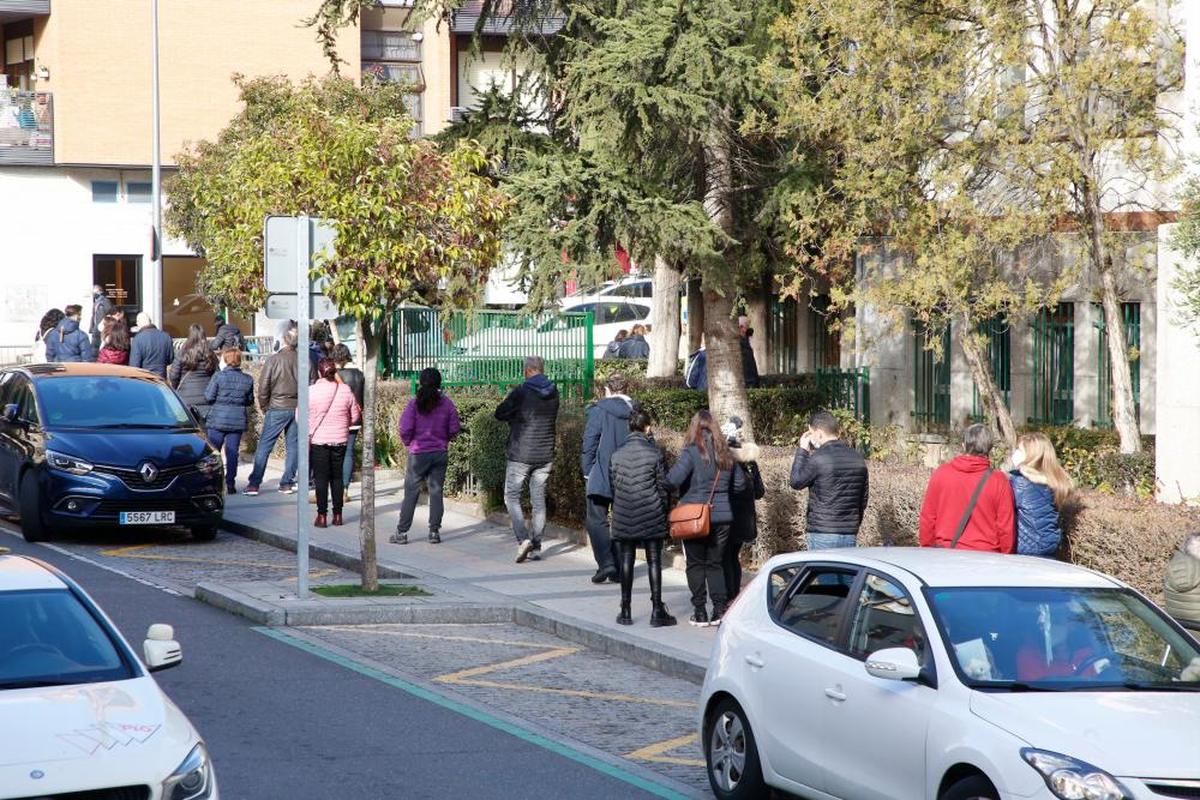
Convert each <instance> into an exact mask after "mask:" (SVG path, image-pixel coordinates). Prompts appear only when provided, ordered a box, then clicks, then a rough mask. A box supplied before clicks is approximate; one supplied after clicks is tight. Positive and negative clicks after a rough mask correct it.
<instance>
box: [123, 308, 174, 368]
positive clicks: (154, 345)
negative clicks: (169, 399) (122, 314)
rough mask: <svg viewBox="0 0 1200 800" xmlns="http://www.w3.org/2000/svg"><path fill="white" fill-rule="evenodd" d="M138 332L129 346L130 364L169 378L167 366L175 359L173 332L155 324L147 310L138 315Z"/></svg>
mask: <svg viewBox="0 0 1200 800" xmlns="http://www.w3.org/2000/svg"><path fill="white" fill-rule="evenodd" d="M137 324H138V332H137V335H136V336H134V337H133V344H132V345H130V347H129V366H131V367H138V368H139V369H144V370H146V371H147V372H153V373H154V374H155V375H157V376H159V377H160V378H162V379H163V380H166V379H167V367H169V366H170V365H171V362H172V361H174V360H175V342H174V341H173V340H172V339H171V334H169V333H167V332H166V331H163V330H159V329H158V328H156V327H155V326H154V322H153V321H152V320H151V319H150V315H149V314H147V313H146V312H145V311H143V312H141V313H140V314H138V315H137Z"/></svg>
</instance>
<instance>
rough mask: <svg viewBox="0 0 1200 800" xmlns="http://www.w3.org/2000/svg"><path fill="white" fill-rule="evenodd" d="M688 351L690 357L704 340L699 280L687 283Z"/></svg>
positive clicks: (702, 301)
mask: <svg viewBox="0 0 1200 800" xmlns="http://www.w3.org/2000/svg"><path fill="white" fill-rule="evenodd" d="M687 312H688V313H687V318H688V351H687V355H689V356H690V355H691V354H692V353H694V352H696V351H697V350H699V349H700V342H701V340H702V339H703V338H704V290H703V284H702V283H701V282H700V279H699V278H689V279H688V282H687Z"/></svg>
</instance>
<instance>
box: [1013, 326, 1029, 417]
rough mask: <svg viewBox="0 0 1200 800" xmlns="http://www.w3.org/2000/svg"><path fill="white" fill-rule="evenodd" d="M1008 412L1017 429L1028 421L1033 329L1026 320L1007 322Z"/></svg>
mask: <svg viewBox="0 0 1200 800" xmlns="http://www.w3.org/2000/svg"><path fill="white" fill-rule="evenodd" d="M1009 326H1010V327H1009V331H1008V341H1009V346H1010V347H1011V353H1010V358H1011V360H1010V362H1009V392H1008V397H1009V410H1010V411H1011V412H1012V418H1013V424H1014V425H1016V426H1017V427H1018V428H1020V427H1021V426H1023V425H1025V424H1026V423H1028V421H1029V412H1030V403H1031V400H1032V397H1033V327H1032V326H1031V325H1030V321H1029V320H1028V319H1014V320H1010V321H1009Z"/></svg>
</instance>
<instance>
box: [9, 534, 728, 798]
mask: <svg viewBox="0 0 1200 800" xmlns="http://www.w3.org/2000/svg"><path fill="white" fill-rule="evenodd" d="M0 527H2V528H3V531H4V532H5V533H12V528H11V526H8V525H3V526H0ZM0 545H2V546H5V547H9V548H10V549H12V550H13V551H14V552H18V553H26V554H30V555H34V556H36V557H38V558H41V559H43V560H45V561H47V562H49V563H51V564H54V565H55V566H57V567H59V568H61V569H62V570H63V571H64V572H66V573H67V574H69V575H71V576H72V577H73V578H75V579H76V580H77V581H79V582H80V583H81V584H82V585H83V586H84V588H85V589H86V590H87V591H88V592H89V593H91V594H92V595H93V596H94V597H95V598H96V599H97V601H98V602H99V603H100V604H101V606H102V607H103V608H104V609H105V610H106V611H107V612H108V614H109V615H110V616H111V617H112V618H113V619H114V621H115V622H116V623H117V625H118V627H120V629H121V631H122V633H123V634H124V635H125V636H126V637H127V638H128V639H129V640H130V641H131V642H133V643H134V644H135V645H136V644H138V643H139V642H140V641H141V639H142V638H143V636H144V633H145V630H146V628H147V627H148V626H149V625H150V624H151V623H154V622H167V623H170V624H172V625H174V626H175V629H176V635H177V638H178V639H179V640H180V642H181V644H182V646H183V650H184V664H183V666H181V667H179V668H177V669H173V670H169V671H166V672H163V673H160V675H159V676H158V680H159V683H160V684H161V685H162V687H163V689H164V690H165V691H166V692H167V694H168V695H170V697H171V698H172V699H173V700H174V701H175V703H176V704H177V705H178V706H179V707H180V708H181V709H183V711H184V712H185V713H186V714H187V715H188V717H189V718H190V719H191V720H192V722H193V723H194V724H195V725H196V727H197V728H198V729H199V731H200V732H201V735H202V736H204V738H205V740H206V742H207V743H208V745H209V748H210V750H211V752H212V755H213V761H214V764H215V766H216V769H217V774H218V779H219V781H220V783H221V788H222V795H223V796H224V797H226V798H253V799H255V800H257V799H258V798H263V799H269V798H292V799H298V798H329V797H383V796H403V797H406V798H423V797H431V798H432V797H438V798H445V797H470V798H523V797H531V798H533V797H536V798H539V799H540V798H546V797H572V798H615V797H621V798H640V797H688V796H699V795H700V794H701V790H702V788H703V787H704V770H703V767H702V766H701V762H700V761H698V760H697V759H698V747H697V745H696V744H695V741H694V738H693V736H692V734H691V729H692V725H693V723H692V719H693V716H694V702H695V696H696V688H697V687H695V686H694V685H692V684H688V683H686V682H683V681H674V680H672V679H669V678H666V677H665V676H662V675H660V674H658V673H654V672H652V671H649V670H645V669H643V668H640V667H636V666H634V665H630V664H627V663H625V662H623V661H620V660H619V659H613V658H611V657H608V656H604V655H602V654H598V653H594V652H592V651H588V650H586V649H583V648H579V647H578V646H575V645H571V644H569V643H566V642H564V641H562V640H559V639H556V638H554V637H550V636H547V635H545V634H540V633H537V632H534V631H530V630H527V629H522V628H519V627H517V626H515V625H500V626H413V625H408V626H403V625H402V626H363V627H358V626H340V627H336V628H307V629H263V628H259V627H256V626H254V625H252V624H250V623H248V622H246V621H244V620H242V619H240V618H237V617H234V616H231V615H229V614H226V613H224V612H222V611H218V610H216V609H213V608H210V607H208V606H205V605H203V604H201V603H199V602H197V601H195V600H193V599H192V598H191V597H190V592H191V587H192V585H194V583H195V582H196V581H197V580H201V579H218V580H221V579H225V580H247V579H253V577H255V576H259V577H272V578H274V579H278V578H279V577H281V575H285V574H286V570H287V569H288V567H289V566H290V564H291V558H292V557H291V556H290V555H289V554H285V553H281V552H280V551H277V550H273V549H272V548H269V547H266V546H265V545H261V544H258V543H255V542H248V541H246V540H243V539H240V538H238V537H234V536H231V535H228V534H225V533H222V534H221V536H220V537H219V538H218V539H217V541H216V542H214V543H204V544H200V543H191V542H188V541H186V540H185V539H174V538H171V535H170V534H166V538H165V539H164V538H163V536H161V535H160V536H157V537H154V536H151V537H149V538H146V539H144V540H143V539H136V538H130V537H128V536H126V537H124V538H121V539H113V540H106V541H101V542H95V541H83V540H76V541H70V540H68V541H58V542H55V543H54V544H53V545H51V546H49V547H47V546H44V545H29V544H27V543H25V542H24V541H23V540H21V539H19V538H18V537H17V536H16V535H3V534H0ZM312 569H313V574H314V576H319V577H326V578H330V577H333V578H341V577H346V578H350V577H351V576H349V575H348V574H347V573H344V572H343V571H341V570H338V569H337V568H336V567H330V566H329V565H326V564H321V563H314V564H313V565H312Z"/></svg>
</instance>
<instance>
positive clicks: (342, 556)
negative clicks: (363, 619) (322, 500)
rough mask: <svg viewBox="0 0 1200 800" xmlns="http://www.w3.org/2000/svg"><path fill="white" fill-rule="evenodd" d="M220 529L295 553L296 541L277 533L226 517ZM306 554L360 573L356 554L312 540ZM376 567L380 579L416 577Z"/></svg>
mask: <svg viewBox="0 0 1200 800" xmlns="http://www.w3.org/2000/svg"><path fill="white" fill-rule="evenodd" d="M220 527H221V529H222V530H227V531H229V532H230V533H235V534H237V535H238V536H241V537H243V538H246V539H252V540H253V541H256V542H262V543H263V544H266V545H270V546H271V547H274V548H276V549H279V550H286V551H287V552H289V553H294V552H296V546H297V545H296V540H295V539H292V538H290V537H288V536H283V535H281V534H278V533H271V532H270V531H264V530H262V529H261V528H255V527H254V526H252V525H245V524H243V523H241V522H235V521H234V520H231V519H229V518H228V517H226V518H225V519H223V520H221V526H220ZM308 553H309V557H310V558H313V559H315V560H317V561H324V562H325V563H326V564H330V565H332V566H335V567H340V568H341V569H344V570H346V571H347V572H357V573H360V574H361V573H362V558H361V557H360V556H359V555H358V554H357V553H352V552H346V551H345V550H341V549H338V548H336V547H330V546H329V545H324V544H320V543H319V542H313V541H312V540H309V543H308ZM376 566H377V568H378V570H379V577H380V578H389V579H390V578H394V579H396V580H411V579H413V578H415V577H417V576H415V575H410V574H409V573H407V572H402V571H400V570H398V569H393V568H392V567H388V566H384V565H383V564H378V563H377V565H376Z"/></svg>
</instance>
